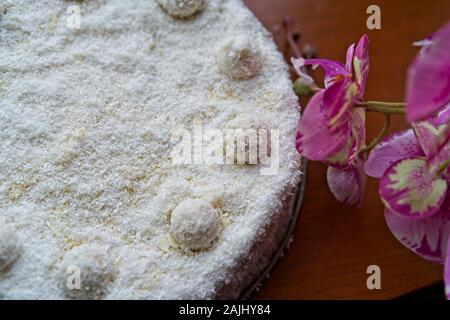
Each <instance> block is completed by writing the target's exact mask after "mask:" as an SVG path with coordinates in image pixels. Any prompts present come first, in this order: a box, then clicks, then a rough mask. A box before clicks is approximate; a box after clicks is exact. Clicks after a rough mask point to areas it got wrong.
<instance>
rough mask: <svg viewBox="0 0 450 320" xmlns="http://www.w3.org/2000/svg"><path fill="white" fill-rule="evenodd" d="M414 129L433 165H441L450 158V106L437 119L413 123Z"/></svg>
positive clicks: (432, 118)
mask: <svg viewBox="0 0 450 320" xmlns="http://www.w3.org/2000/svg"><path fill="white" fill-rule="evenodd" d="M412 127H413V129H414V133H415V134H416V137H417V140H418V141H419V143H420V145H421V147H422V149H423V151H424V153H425V155H426V157H427V158H428V159H429V161H430V163H431V164H433V165H439V164H440V163H442V162H443V161H446V160H448V159H449V158H450V105H448V106H446V107H445V108H444V109H442V110H441V111H440V112H439V113H438V115H437V117H431V118H429V119H427V120H424V121H419V122H415V123H412Z"/></svg>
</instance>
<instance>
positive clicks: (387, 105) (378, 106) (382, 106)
mask: <svg viewBox="0 0 450 320" xmlns="http://www.w3.org/2000/svg"><path fill="white" fill-rule="evenodd" d="M359 106H361V107H364V108H366V110H367V111H375V112H381V113H384V114H405V106H406V105H405V103H404V102H382V101H365V102H362V103H360V104H359Z"/></svg>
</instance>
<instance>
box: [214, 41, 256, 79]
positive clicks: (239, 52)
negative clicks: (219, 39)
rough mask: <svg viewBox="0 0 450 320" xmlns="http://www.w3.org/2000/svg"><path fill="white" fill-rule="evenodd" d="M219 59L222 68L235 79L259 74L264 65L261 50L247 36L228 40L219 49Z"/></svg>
mask: <svg viewBox="0 0 450 320" xmlns="http://www.w3.org/2000/svg"><path fill="white" fill-rule="evenodd" d="M217 60H218V61H217V63H218V65H219V68H220V70H221V71H222V72H223V73H225V74H227V75H228V76H230V77H231V78H234V79H249V78H251V77H253V76H255V75H257V74H258V73H259V71H260V70H261V67H262V58H261V52H260V50H259V49H258V47H257V45H256V44H255V43H254V42H252V41H250V40H249V39H247V38H245V37H237V38H233V39H231V40H228V41H226V42H225V44H224V45H223V46H222V48H221V49H220V50H219V53H218V56H217Z"/></svg>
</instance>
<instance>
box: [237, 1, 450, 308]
mask: <svg viewBox="0 0 450 320" xmlns="http://www.w3.org/2000/svg"><path fill="white" fill-rule="evenodd" d="M245 2H246V4H247V5H248V6H249V7H250V9H251V10H252V11H253V12H254V13H255V15H256V16H257V17H258V18H259V19H260V20H261V21H262V23H263V24H264V25H265V26H266V28H267V29H268V30H270V31H273V30H277V29H278V28H279V25H280V22H281V21H282V19H283V17H284V16H290V17H291V18H292V19H293V21H294V22H295V26H296V29H298V31H300V32H301V34H302V38H301V44H304V43H310V44H312V45H314V47H315V48H316V49H317V51H318V54H319V56H320V57H326V58H331V59H336V60H341V61H343V59H344V56H345V50H346V48H347V46H348V45H349V44H350V43H352V42H355V41H357V40H358V39H359V37H360V36H361V35H362V34H363V33H367V34H368V36H369V38H370V41H371V44H370V45H371V55H370V57H371V70H370V77H369V81H368V84H367V90H366V95H365V98H366V100H386V101H402V100H403V97H404V88H405V74H406V69H407V66H408V65H409V64H410V62H411V61H412V59H413V57H414V55H415V54H416V52H417V48H414V47H413V46H412V45H411V43H412V42H414V41H416V40H419V39H422V38H424V37H425V36H427V35H429V34H430V33H432V32H433V31H435V30H436V29H437V28H439V27H440V26H441V25H442V24H443V23H445V22H446V21H447V20H449V19H450V1H448V0H429V1H422V0H379V1H377V2H376V4H377V5H379V6H380V8H381V21H382V22H381V27H382V28H381V30H368V29H367V28H366V19H367V17H368V15H367V14H366V9H367V7H368V6H369V5H370V4H373V3H372V2H369V1H365V0H340V1H336V0H277V1H273V0H246V1H245ZM274 37H275V39H276V40H277V42H278V43H279V44H280V46H283V44H284V42H283V40H282V39H281V38H280V36H279V35H276V34H275V35H274ZM367 118H368V135H369V139H370V138H371V137H374V136H375V135H376V133H377V132H378V130H379V129H380V127H381V125H382V121H383V118H382V116H380V115H377V114H368V117H367ZM405 127H407V124H406V123H405V121H404V119H403V118H402V117H399V116H397V117H395V118H394V120H393V126H392V128H391V131H394V130H399V129H401V128H405ZM373 264H375V265H379V266H380V267H381V271H382V278H381V282H382V284H381V285H382V289H381V290H368V289H367V287H366V279H367V274H366V268H367V266H369V265H373ZM441 277H442V267H441V266H439V265H433V264H430V263H428V262H426V261H423V260H422V259H420V258H419V257H417V256H415V255H414V254H413V253H411V252H410V251H408V250H407V249H406V248H404V247H403V246H402V245H401V244H400V243H399V242H397V241H396V240H395V238H394V237H393V236H392V234H391V233H390V231H389V229H388V228H387V226H386V224H385V221H384V217H383V205H382V203H381V202H380V200H379V197H378V182H377V181H376V180H373V179H369V181H368V185H367V190H366V194H365V202H364V205H363V206H362V208H360V209H358V208H356V207H349V206H346V205H343V204H340V203H339V202H337V201H336V200H335V199H334V198H333V196H332V195H331V193H330V191H329V190H328V187H327V185H326V167H325V166H324V165H322V164H320V163H310V170H309V181H308V185H307V191H306V200H305V204H304V207H303V210H302V214H301V219H300V222H299V224H298V226H297V228H296V231H295V240H294V243H293V245H292V247H291V250H290V251H289V252H288V253H287V255H286V256H285V257H284V258H283V259H282V260H281V261H280V263H279V264H278V265H277V267H276V268H275V270H274V271H273V273H272V274H271V277H270V279H269V280H268V281H266V282H265V284H264V286H263V288H262V290H261V291H260V292H259V293H258V294H256V295H255V298H257V299H386V298H394V297H398V296H400V295H403V294H406V293H409V292H411V291H413V290H416V289H419V288H421V287H424V286H427V285H430V284H433V283H436V282H438V281H440V280H441Z"/></svg>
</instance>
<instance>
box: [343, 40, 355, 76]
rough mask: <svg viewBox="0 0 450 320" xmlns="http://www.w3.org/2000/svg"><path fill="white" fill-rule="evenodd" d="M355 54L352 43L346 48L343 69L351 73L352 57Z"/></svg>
mask: <svg viewBox="0 0 450 320" xmlns="http://www.w3.org/2000/svg"><path fill="white" fill-rule="evenodd" d="M354 55H355V44H354V43H352V44H351V45H350V47H348V49H347V54H346V55H345V69H347V71H348V72H350V73H352V74H353V57H354Z"/></svg>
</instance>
